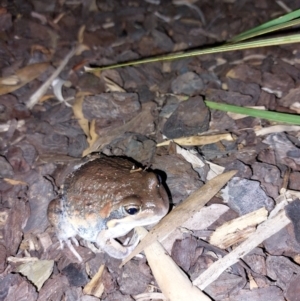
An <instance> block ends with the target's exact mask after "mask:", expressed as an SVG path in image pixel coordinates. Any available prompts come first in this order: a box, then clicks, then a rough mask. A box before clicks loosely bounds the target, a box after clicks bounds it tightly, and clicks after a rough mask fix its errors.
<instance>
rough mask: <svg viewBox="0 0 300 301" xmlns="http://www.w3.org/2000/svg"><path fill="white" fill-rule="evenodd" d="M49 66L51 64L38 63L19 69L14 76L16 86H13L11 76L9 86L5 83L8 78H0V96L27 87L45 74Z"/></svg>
mask: <svg viewBox="0 0 300 301" xmlns="http://www.w3.org/2000/svg"><path fill="white" fill-rule="evenodd" d="M49 65H50V64H49V63H38V64H31V65H28V66H26V67H24V68H22V69H19V70H18V71H16V74H15V75H14V76H13V78H14V82H15V83H16V84H15V85H12V84H11V83H12V82H11V78H12V77H11V76H10V77H9V78H10V80H9V82H10V84H9V85H7V84H5V82H6V81H7V80H8V78H7V77H2V78H0V95H4V94H8V93H11V92H13V91H15V90H18V89H19V88H21V87H23V86H25V85H26V84H27V83H29V82H31V81H33V80H34V79H35V78H37V77H38V76H40V75H41V74H42V73H44V72H45V71H46V69H47V68H48V67H49Z"/></svg>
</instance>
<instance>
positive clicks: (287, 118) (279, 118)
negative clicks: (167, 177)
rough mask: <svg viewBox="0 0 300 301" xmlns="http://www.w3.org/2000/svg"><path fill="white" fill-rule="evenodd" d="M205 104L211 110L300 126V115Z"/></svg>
mask: <svg viewBox="0 0 300 301" xmlns="http://www.w3.org/2000/svg"><path fill="white" fill-rule="evenodd" d="M205 103H206V105H207V106H208V107H209V108H210V109H215V110H220V111H225V112H232V113H238V114H243V115H247V116H251V117H258V118H262V119H267V120H272V121H276V122H284V123H289V124H296V125H300V115H296V114H287V113H279V112H272V111H262V110H257V109H251V108H243V107H239V106H234V105H228V104H224V103H218V102H214V101H210V100H206V101H205Z"/></svg>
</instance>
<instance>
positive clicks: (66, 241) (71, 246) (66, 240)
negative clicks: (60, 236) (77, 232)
mask: <svg viewBox="0 0 300 301" xmlns="http://www.w3.org/2000/svg"><path fill="white" fill-rule="evenodd" d="M71 240H72V242H73V243H74V245H75V246H77V247H78V246H79V243H78V241H77V239H76V238H75V237H71ZM71 240H70V239H69V238H68V239H65V240H59V243H60V248H61V249H63V248H64V245H63V242H65V244H66V245H67V247H68V248H69V250H70V251H71V252H72V253H73V255H74V256H75V257H76V258H77V259H78V261H79V262H82V257H81V256H80V255H79V254H78V252H77V251H76V250H75V248H74V247H73V245H72V242H71Z"/></svg>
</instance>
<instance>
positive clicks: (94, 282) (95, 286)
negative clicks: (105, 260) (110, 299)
mask: <svg viewBox="0 0 300 301" xmlns="http://www.w3.org/2000/svg"><path fill="white" fill-rule="evenodd" d="M103 271H104V264H102V265H101V266H100V268H99V270H98V272H97V273H96V274H95V275H94V277H93V278H92V279H91V281H90V282H89V283H87V284H86V286H85V287H84V289H83V293H84V294H86V295H91V296H95V297H97V298H100V297H101V296H102V294H103V291H104V284H103V282H102V281H101V278H102V274H103Z"/></svg>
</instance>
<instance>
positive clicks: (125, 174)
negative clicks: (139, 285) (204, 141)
mask: <svg viewBox="0 0 300 301" xmlns="http://www.w3.org/2000/svg"><path fill="white" fill-rule="evenodd" d="M133 168H134V163H132V162H131V161H130V160H128V159H125V158H121V157H107V156H104V155H101V156H96V157H95V156H94V157H91V158H90V159H83V160H82V162H80V163H79V164H77V165H76V166H75V167H74V168H73V171H72V172H71V173H69V174H68V175H67V176H66V178H65V181H64V184H63V186H62V194H61V196H60V197H59V198H57V199H55V200H53V201H51V202H50V204H49V207H48V219H49V221H50V223H51V224H52V225H53V226H54V228H55V230H56V233H57V236H58V239H59V241H60V243H61V245H62V243H63V242H66V244H67V245H68V247H69V248H70V249H71V251H72V252H73V253H74V255H75V256H76V257H77V258H78V260H80V261H81V257H80V255H79V254H78V253H77V251H76V250H75V249H74V247H73V246H72V244H71V241H70V239H72V240H73V242H74V243H75V244H78V243H77V240H76V239H75V236H76V235H78V236H80V237H81V238H83V239H85V240H87V241H89V242H93V243H96V245H98V246H99V247H100V248H101V249H103V250H104V251H105V252H107V253H108V254H109V255H110V256H112V257H115V258H124V257H126V256H127V255H129V254H130V253H131V251H132V250H133V249H134V248H135V246H136V245H137V243H138V239H137V238H136V240H135V241H134V243H133V244H132V245H130V246H123V245H121V244H120V243H119V242H117V241H116V240H115V239H114V238H117V237H120V236H123V235H125V234H127V233H128V232H129V231H131V230H132V229H133V228H134V227H136V226H146V225H151V224H154V223H157V222H158V221H159V220H160V219H161V218H162V217H163V216H164V215H165V214H166V213H167V212H168V209H169V200H168V196H167V193H166V190H165V188H164V187H163V186H162V185H161V184H160V182H159V180H158V178H157V176H156V174H154V173H153V172H148V171H145V170H142V169H133Z"/></svg>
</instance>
